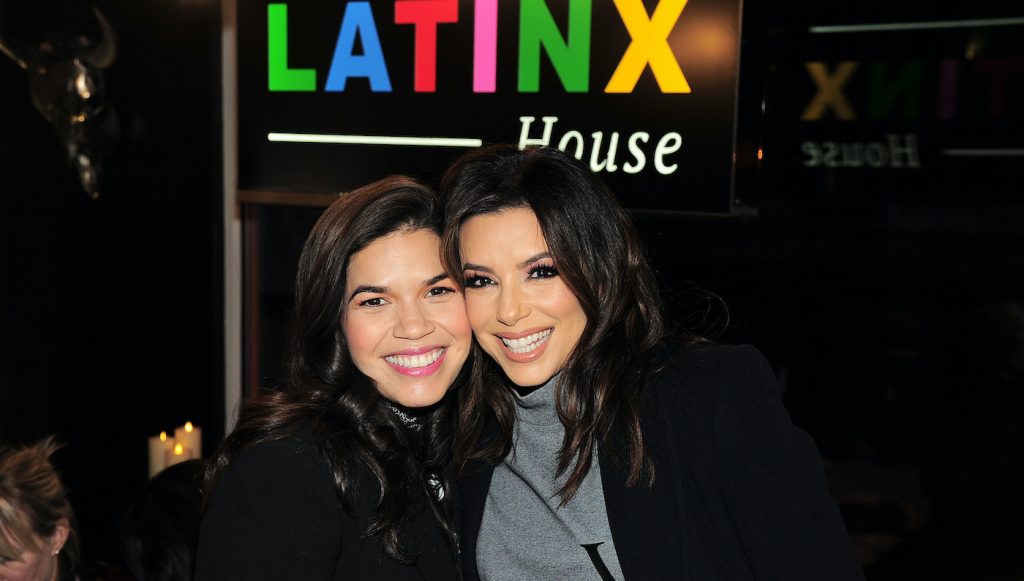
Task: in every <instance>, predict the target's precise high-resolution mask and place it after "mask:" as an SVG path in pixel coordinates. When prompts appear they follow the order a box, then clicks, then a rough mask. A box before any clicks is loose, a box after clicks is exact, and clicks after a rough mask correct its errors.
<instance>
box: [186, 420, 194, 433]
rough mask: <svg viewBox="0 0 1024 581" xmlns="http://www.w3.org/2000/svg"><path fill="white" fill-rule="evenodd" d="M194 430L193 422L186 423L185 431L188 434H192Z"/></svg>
mask: <svg viewBox="0 0 1024 581" xmlns="http://www.w3.org/2000/svg"><path fill="white" fill-rule="evenodd" d="M192 429H193V428H192V422H185V431H186V432H191V431H192Z"/></svg>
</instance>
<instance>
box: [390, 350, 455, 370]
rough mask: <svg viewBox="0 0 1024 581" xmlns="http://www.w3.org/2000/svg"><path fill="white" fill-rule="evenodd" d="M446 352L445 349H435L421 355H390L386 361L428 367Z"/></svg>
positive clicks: (406, 365)
mask: <svg viewBox="0 0 1024 581" xmlns="http://www.w3.org/2000/svg"><path fill="white" fill-rule="evenodd" d="M443 353H444V349H443V348H440V349H434V350H433V351H431V352H430V353H423V354H421V355H388V356H387V357H385V358H384V360H385V361H387V362H388V363H390V364H392V365H397V366H399V367H409V368H412V369H415V368H417V367H426V366H428V365H430V364H431V363H433V362H435V361H437V360H438V358H439V357H441V355H442V354H443Z"/></svg>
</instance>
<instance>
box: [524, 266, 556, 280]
mask: <svg viewBox="0 0 1024 581" xmlns="http://www.w3.org/2000/svg"><path fill="white" fill-rule="evenodd" d="M527 276H528V278H554V277H556V276H558V269H557V268H555V265H554V264H536V265H534V266H531V267H530V271H529V272H528V274H527Z"/></svg>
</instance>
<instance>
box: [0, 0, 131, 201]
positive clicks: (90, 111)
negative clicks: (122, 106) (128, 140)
mask: <svg viewBox="0 0 1024 581" xmlns="http://www.w3.org/2000/svg"><path fill="white" fill-rule="evenodd" d="M93 13H95V15H96V19H97V21H98V22H99V25H100V30H101V33H102V35H101V37H100V39H99V40H98V41H97V40H93V39H89V38H85V37H82V36H75V37H69V36H67V35H58V34H51V35H50V36H49V37H48V38H47V39H46V40H45V41H43V42H42V43H40V44H39V46H35V47H33V46H31V45H28V44H25V43H21V42H18V41H14V40H8V39H5V38H4V37H3V36H2V35H0V52H3V53H4V54H6V55H7V56H8V57H10V58H11V59H12V60H13V61H14V62H15V63H17V64H18V66H20V67H21V68H22V69H24V70H25V72H26V74H28V82H29V91H30V93H31V95H32V104H33V105H34V106H35V108H36V110H37V111H39V113H40V114H41V115H42V116H43V118H45V119H46V120H47V121H48V122H49V123H50V125H52V126H53V128H54V130H55V131H56V132H57V138H58V140H59V141H60V143H61V146H62V147H63V149H64V153H65V155H66V158H67V161H68V163H69V164H70V165H72V166H73V167H74V168H75V169H76V170H77V171H78V178H79V180H80V181H81V183H82V187H83V188H84V189H85V191H86V193H87V194H89V197H91V198H93V199H96V198H98V197H99V195H100V178H101V175H102V171H101V167H100V165H101V162H102V159H103V158H104V157H105V155H106V153H107V152H108V151H109V150H110V148H111V147H112V146H113V144H114V141H115V140H116V139H117V133H118V127H117V117H116V116H115V114H114V111H113V109H112V108H111V107H110V106H109V105H108V104H107V102H106V91H105V88H104V81H103V70H104V69H106V68H107V67H109V66H110V65H111V63H113V62H114V56H115V53H116V42H117V41H116V38H115V35H114V28H113V27H112V26H111V25H110V22H108V21H107V19H106V18H105V17H104V16H103V14H102V13H101V12H100V11H99V9H97V8H93Z"/></svg>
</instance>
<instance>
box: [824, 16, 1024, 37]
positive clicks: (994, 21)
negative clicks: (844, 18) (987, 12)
mask: <svg viewBox="0 0 1024 581" xmlns="http://www.w3.org/2000/svg"><path fill="white" fill-rule="evenodd" d="M1019 25H1024V18H983V19H978V20H933V21H925V22H890V23H881V24H839V25H835V26H812V27H810V28H809V29H808V30H810V31H811V34H828V33H833V32H880V31H886V30H928V29H938V28H977V27H985V26H1019Z"/></svg>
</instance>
